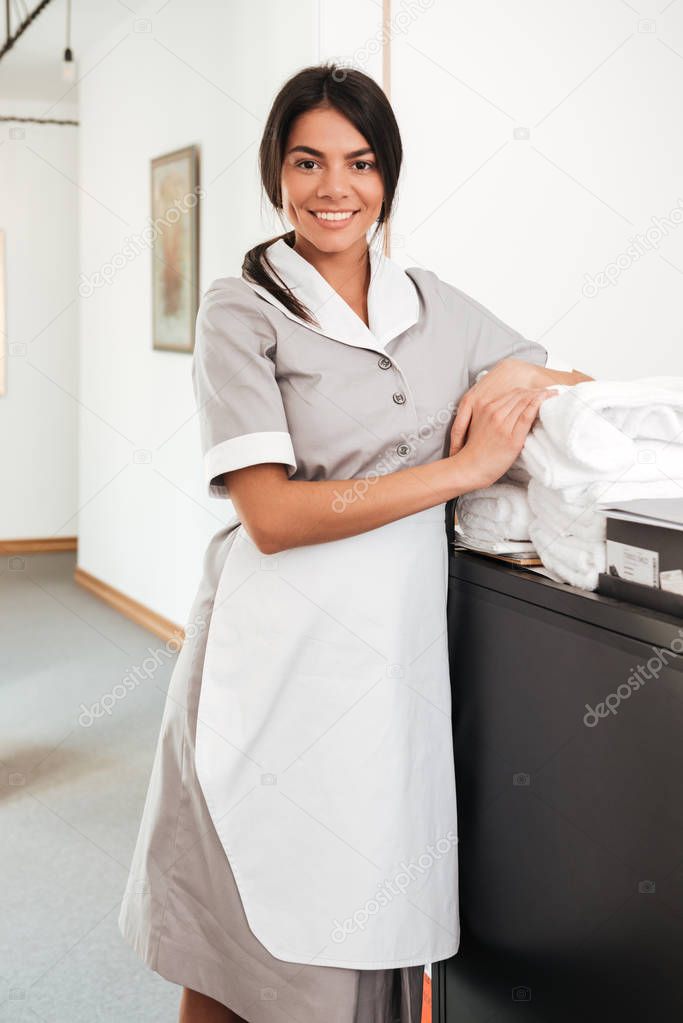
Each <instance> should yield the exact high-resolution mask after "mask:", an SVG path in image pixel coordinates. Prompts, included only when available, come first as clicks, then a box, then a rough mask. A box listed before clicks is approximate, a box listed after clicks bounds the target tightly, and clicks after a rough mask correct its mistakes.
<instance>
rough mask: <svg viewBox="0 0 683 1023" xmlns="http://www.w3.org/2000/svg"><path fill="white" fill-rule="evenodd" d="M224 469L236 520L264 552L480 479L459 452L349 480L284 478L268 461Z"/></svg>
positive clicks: (413, 506)
mask: <svg viewBox="0 0 683 1023" xmlns="http://www.w3.org/2000/svg"><path fill="white" fill-rule="evenodd" d="M227 475H228V476H229V477H231V479H230V481H229V486H230V491H231V496H232V500H233V503H234V504H235V507H236V509H237V511H238V513H239V514H240V518H241V519H242V522H243V523H244V524H245V525H246V528H247V530H248V532H249V534H250V536H251V538H252V540H253V541H254V543H256V545H257V546H258V547H259V549H260V550H261V551H262V552H263V553H264V554H277V553H278V552H280V551H283V550H288V549H289V548H291V547H301V546H305V545H307V544H315V543H326V542H328V541H330V540H342V539H344V538H345V537H349V536H355V535H356V534H358V533H365V532H367V531H368V530H371V529H376V528H378V527H379V526H383V525H386V524H387V523H388V522H394V521H395V520H396V519H401V518H404V517H405V516H406V515H413V514H415V513H416V512H420V511H424V510H425V509H427V508H433V507H434V506H435V505H438V504H442V503H444V502H446V501H449V500H450V499H451V498H453V497H457V496H458V495H460V494H464V493H467V492H468V491H469V490H473V489H475V487H477V486H478V485H479V484H478V483H477V480H476V476H475V474H474V472H473V471H472V467H471V462H470V459H469V457H468V456H467V455H464V454H462V453H460V452H459V453H458V454H457V455H452V456H449V457H448V458H440V459H437V460H436V461H434V462H427V463H426V464H424V465H416V466H410V467H407V468H405V469H399V470H397V471H396V472H390V473H384V474H382V475H377V476H369V477H361V478H357V479H349V480H320V481H310V482H309V481H308V480H287V479H286V474H284V473H283V472H282V467H281V466H273V465H270V466H268V465H255V466H250V467H248V468H246V469H240V470H238V471H236V472H233V473H229V474H227Z"/></svg>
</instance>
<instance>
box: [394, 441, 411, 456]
mask: <svg viewBox="0 0 683 1023" xmlns="http://www.w3.org/2000/svg"><path fill="white" fill-rule="evenodd" d="M396 451H397V452H398V454H399V455H402V456H405V455H409V454H410V448H409V447H408V445H407V444H399V446H398V447H397V448H396Z"/></svg>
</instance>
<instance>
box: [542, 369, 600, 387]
mask: <svg viewBox="0 0 683 1023" xmlns="http://www.w3.org/2000/svg"><path fill="white" fill-rule="evenodd" d="M527 365H528V366H529V371H530V372H529V375H528V379H529V381H530V382H529V383H527V385H526V386H527V387H550V386H551V385H552V384H567V385H568V386H569V387H572V386H573V385H574V384H581V383H583V382H584V380H594V379H595V377H589V376H588V375H587V374H586V373H582V372H581V371H580V370H578V369H573V370H571V372H565V371H564V370H561V369H547V367H546V366H532V365H531V364H530V363H527Z"/></svg>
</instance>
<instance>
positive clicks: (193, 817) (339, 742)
mask: <svg viewBox="0 0 683 1023" xmlns="http://www.w3.org/2000/svg"><path fill="white" fill-rule="evenodd" d="M401 158H402V146H401V139H400V134H399V131H398V126H397V124H396V120H395V117H394V114H393V111H392V109H391V106H390V104H389V102H388V100H387V98H386V96H385V95H384V93H383V92H382V90H381V89H380V88H379V86H378V85H377V84H376V83H375V82H374V81H373V80H372V79H371V78H369V77H368V76H367V75H364V74H362V73H361V72H359V71H355V70H349V69H341V68H337V67H335V66H334V65H322V66H320V67H311V68H306V69H304V70H303V71H301V72H299V73H298V74H296V75H295V76H294V77H293V78H291V79H290V80H289V81H288V82H286V83H285V84H284V86H283V87H282V89H281V90H280V92H279V94H278V95H277V96H276V98H275V101H274V103H273V106H272V109H271V111H270V114H269V116H268V119H267V122H266V125H265V128H264V133H263V138H262V141H261V146H260V169H261V178H262V182H263V186H264V188H265V190H266V193H267V195H268V198H269V200H270V202H271V203H272V205H273V208H274V209H275V210H276V211H277V212H278V214H280V215H281V216H282V217H283V218H285V217H286V218H287V220H289V222H290V224H291V225H292V230H290V231H288V232H286V233H285V234H283V235H281V236H279V237H277V238H274V239H270V240H269V241H266V242H263V243H260V244H259V245H256V246H255V247H254V248H252V249H251V250H250V251H249V252H248V253H247V254H246V256H245V259H244V263H243V267H242V275H241V277H234V276H227V277H222V278H218V279H217V280H215V281H213V282H212V283H211V285H210V286H209V288H208V289H207V291H206V292H205V294H204V296H203V298H202V302H201V305H200V309H199V313H198V316H197V326H196V342H195V351H194V358H193V365H192V374H193V384H194V389H195V396H196V402H197V412H198V418H199V423H200V431H201V442H202V452H203V457H204V481H205V487H206V492H207V493H208V494H210V495H211V496H213V497H217V498H222V499H226V498H230V499H231V500H232V502H233V505H234V507H235V510H236V513H237V515H236V517H235V519H234V520H233V521H231V522H230V523H229V524H228V525H227V526H225V527H224V528H222V529H221V530H219V532H218V533H217V534H216V536H215V537H214V538H213V539H212V541H211V543H210V545H209V548H208V550H207V552H206V556H205V563H204V572H203V575H202V580H201V583H200V589H199V591H198V593H197V596H196V598H195V603H194V605H193V608H192V609H191V612H190V614H191V616H193V617H195V616H199V617H200V618H201V619H202V620H204V621H206V623H207V629H206V630H204V631H203V632H200V634H199V635H198V636H193V637H192V638H191V639H189V640H187V641H186V643H185V645H184V646H183V649H182V651H181V654H180V656H179V659H178V663H177V665H176V669H175V671H174V675H173V678H172V681H171V687H170V690H169V696H168V700H167V704H166V708H165V711H164V720H163V723H162V729H161V735H160V738H159V744H158V747H157V752H156V757H155V761H154V767H153V772H152V778H151V781H150V789H149V794H148V798H147V802H146V804H145V810H144V814H143V820H142V823H141V827H140V834H139V838H138V843H137V846H136V850H135V855H134V862H133V864H132V867H131V876H130V882H129V889H128V892H127V895H126V898H125V900H124V904H123V906H122V910H121V915H120V919H119V923H120V927H121V930H122V932H123V934H124V936H125V937H126V939H127V940H128V941H129V942H130V943H131V944H132V945H133V947H134V948H136V950H137V951H138V953H139V954H140V955H141V956H142V958H143V959H144V960H145V961H146V962H147V964H148V965H149V966H150V967H151V968H152V969H155V970H157V971H158V972H159V973H161V974H162V975H163V976H164V977H167V978H168V979H169V980H172V981H174V982H175V983H178V984H181V985H183V987H184V988H185V992H184V995H183V1001H182V1006H181V1021H182V1023H198V1021H199V1020H216V1021H224V1023H227V1021H233V1023H234V1021H235V1020H240V1019H244V1020H248V1021H249V1023H291V1021H292V1020H300V1021H302V1023H420V1017H421V1005H422V986H423V973H424V966H425V965H426V964H428V963H433V962H438V961H440V960H443V959H446V958H448V957H449V956H452V955H454V954H455V953H456V952H457V950H458V946H459V917H458V859H457V842H458V833H457V806H456V793H455V776H454V762H453V746H452V727H451V717H450V709H451V707H450V676H449V660H448V644H447V635H446V595H447V578H448V550H447V537H446V529H445V507H446V503H447V502H448V501H449V500H450V499H451V498H453V497H455V496H457V495H459V494H461V493H465V492H467V491H469V490H474V489H477V488H478V487H480V486H481V485H483V481H484V480H485V479H489V478H497V477H498V476H500V475H502V474H503V473H504V472H505V470H506V469H507V468H508V467H509V466H510V465H511V464H512V462H513V461H514V460H515V458H516V457H517V455H518V453H519V451H520V450H521V447H522V445H523V443H524V440H525V437H526V435H527V433H528V431H529V429H530V427H531V424H532V422H533V420H534V418H535V416H536V413H537V410H538V407H539V405H540V402H541V401H542V400H544V398H545V397H546V396H547V393H548V392H544V391H543V390H542V389H540V388H533V387H528V388H527V387H524V386H517V387H515V388H514V389H513V390H512V393H505V394H503V395H502V396H500V397H497V398H495V399H494V400H492V401H490V402H488V403H486V404H484V406H483V407H481V406H480V404H479V403H478V402H475V403H474V405H473V408H474V411H473V414H472V422H471V423H470V426H469V435H470V436H469V437H468V439H467V441H466V442H465V443H463V444H462V445H461V446H460V448H459V450H458V452H457V453H456V454H453V455H452V456H449V455H448V447H449V434H450V429H451V426H452V424H453V421H454V415H455V409H456V407H457V405H458V402H459V400H460V399H461V398H462V397H463V395H464V394H465V393H466V391H467V390H468V388H469V387H471V386H472V384H473V382H474V377H475V375H476V374H478V373H479V372H481V370H482V369H486V368H491V367H492V366H494V365H495V364H497V363H498V362H500V361H501V360H505V359H510V358H511V357H513V356H514V357H515V360H516V362H517V365H518V366H524V365H525V364H527V363H532V364H535V365H536V366H542V365H543V364H544V363H545V360H546V356H547V352H546V350H545V348H544V347H543V346H542V345H540V344H538V343H537V342H534V341H529V340H527V339H526V338H524V337H522V335H520V334H519V333H518V332H517V331H515V330H513V329H512V328H510V327H507V326H506V325H505V324H504V323H502V321H500V320H499V319H497V318H496V317H495V316H494V315H493V314H492V313H490V312H489V311H488V310H487V309H485V308H484V307H483V306H481V305H479V304H478V303H477V302H476V301H475V300H474V299H471V298H470V297H469V296H467V295H465V294H463V293H462V292H461V291H459V290H458V289H457V288H455V287H454V286H453V285H451V284H448V283H446V282H444V281H442V280H440V279H439V278H438V277H437V275H436V274H435V273H433V272H432V271H431V270H427V269H423V268H418V267H410V268H408V269H406V270H404V269H403V268H402V267H401V266H399V265H398V264H397V263H395V262H394V261H393V260H391V259H389V258H388V257H386V256H385V255H384V254H383V251H382V248H381V246H375V245H374V241H375V239H376V238H377V237H378V236H379V241H380V242H381V241H382V236H381V235H382V232H383V231H384V229H385V227H386V225H387V223H388V220H389V217H390V216H391V212H392V208H393V202H394V195H395V191H396V186H397V181H398V177H399V172H400V167H401ZM528 368H530V367H528Z"/></svg>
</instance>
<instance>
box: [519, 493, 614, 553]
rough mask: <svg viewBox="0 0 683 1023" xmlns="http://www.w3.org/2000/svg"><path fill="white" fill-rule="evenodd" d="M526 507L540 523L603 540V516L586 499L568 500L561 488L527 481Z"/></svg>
mask: <svg viewBox="0 0 683 1023" xmlns="http://www.w3.org/2000/svg"><path fill="white" fill-rule="evenodd" d="M527 496H528V500H529V508H530V510H531V512H532V513H533V515H535V517H536V518H537V519H540V520H541V522H542V523H544V524H546V523H547V524H548V525H549V526H551V525H552V526H554V527H555V529H556V530H558V531H559V532H562V533H566V534H570V535H572V536H577V537H580V538H582V539H583V540H604V539H605V522H606V515H605V512H604V511H601V510H600V509H599V508H598V507H597V505H596V504H595V503H594V502H592V501H591V500H590V499H586V500H583V501H579V502H573V501H568V500H566V498H565V497H564V492H563V491H562V490H551V489H550V487H546V486H544V484H543V483H541V482H539V480H535V479H531V480H529V484H528V490H527Z"/></svg>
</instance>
